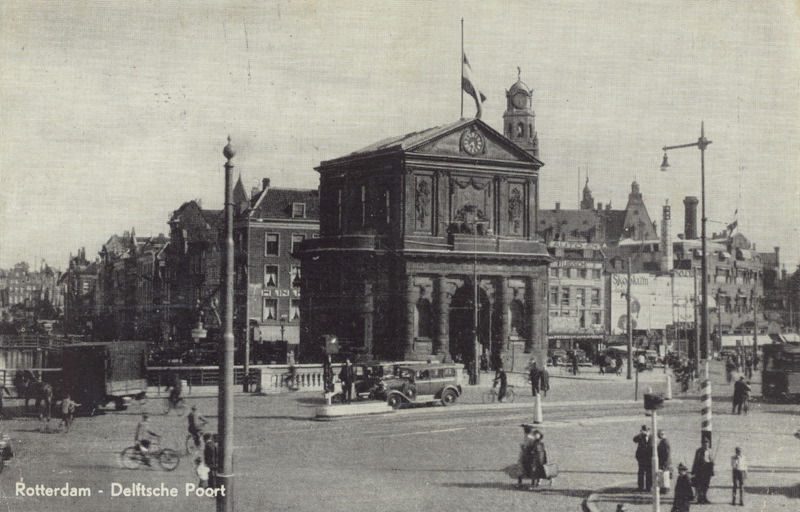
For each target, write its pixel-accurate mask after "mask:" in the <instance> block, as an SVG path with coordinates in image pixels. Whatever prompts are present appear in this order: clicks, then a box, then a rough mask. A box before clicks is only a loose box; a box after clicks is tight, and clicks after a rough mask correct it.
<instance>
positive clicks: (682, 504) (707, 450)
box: [623, 425, 747, 512]
mask: <svg viewBox="0 0 800 512" xmlns="http://www.w3.org/2000/svg"><path fill="white" fill-rule="evenodd" d="M633 442H634V443H636V452H635V457H636V463H637V465H638V476H637V483H638V489H639V491H643V492H646V491H650V490H652V486H653V485H659V486H660V491H661V493H662V494H666V493H668V492H669V488H670V482H669V478H670V475H671V473H672V453H671V451H672V450H671V448H670V445H669V441H668V440H667V436H666V433H665V432H664V431H663V430H659V431H658V441H657V443H658V444H657V446H656V451H657V453H658V470H659V476H660V482H654V481H653V467H652V456H653V442H654V441H653V439H652V436H651V433H650V429H649V427H648V426H647V425H642V428H641V430H640V431H639V433H638V434H637V435H636V436H635V437H634V438H633ZM731 472H732V479H733V487H732V498H731V504H732V505H737V504H738V505H741V506H744V481H745V477H746V475H747V461H746V459H745V457H744V455H743V454H742V449H741V448H740V447H736V449H735V454H734V455H733V457H731ZM713 476H714V454H713V453H712V452H711V440H710V439H703V442H702V446H701V447H700V448H698V449H697V450H696V451H695V454H694V460H693V462H692V469H691V472H689V468H688V467H687V466H686V465H684V464H683V462H681V463H680V464H678V478H677V480H676V482H675V496H674V499H673V505H672V512H689V507H690V506H691V503H692V502H696V503H697V504H699V505H703V504H709V503H711V502H710V501H709V499H708V489H709V487H710V486H711V478H712V477H713ZM737 497H738V502H737ZM623 510H624V508H623Z"/></svg>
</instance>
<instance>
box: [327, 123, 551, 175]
mask: <svg viewBox="0 0 800 512" xmlns="http://www.w3.org/2000/svg"><path fill="white" fill-rule="evenodd" d="M469 126H475V128H476V129H478V130H480V131H481V132H482V133H484V135H486V136H487V139H491V140H492V141H493V142H494V143H495V144H497V145H499V146H503V147H504V148H505V149H506V150H507V151H508V152H509V153H511V154H513V155H514V156H515V157H516V158H518V159H519V160H520V161H524V162H530V163H536V164H538V165H539V166H542V165H544V163H543V162H542V161H541V160H539V159H538V158H535V157H534V156H533V155H531V154H530V153H528V152H527V151H525V150H524V149H522V148H521V147H519V146H517V145H516V144H514V143H513V142H512V141H510V140H509V139H507V138H506V137H505V136H504V135H503V134H501V133H499V132H498V131H496V130H495V129H493V128H492V127H491V126H489V125H488V124H486V123H484V122H483V121H481V120H480V119H461V120H459V121H456V122H454V123H450V124H446V125H442V126H435V127H433V128H427V129H425V130H421V131H416V132H411V133H406V134H405V135H398V136H395V137H389V138H387V139H383V140H380V141H378V142H375V143H373V144H370V145H369V146H366V147H363V148H361V149H359V150H357V151H354V152H352V153H350V154H348V155H345V156H343V157H339V158H335V159H332V160H327V161H324V162H322V163H321V164H320V166H321V167H322V166H327V165H331V164H336V163H340V162H346V161H349V160H356V159H361V158H367V157H373V156H378V155H383V154H391V153H397V152H411V151H414V150H415V149H418V148H420V147H421V146H424V145H425V144H428V143H430V142H433V141H436V140H438V139H441V138H443V137H445V136H447V135H450V134H452V133H454V132H458V131H461V130H463V129H465V128H467V127H469Z"/></svg>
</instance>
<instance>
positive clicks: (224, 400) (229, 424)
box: [216, 136, 236, 512]
mask: <svg viewBox="0 0 800 512" xmlns="http://www.w3.org/2000/svg"><path fill="white" fill-rule="evenodd" d="M222 154H223V155H224V156H225V158H226V159H227V162H225V259H224V262H225V263H224V265H225V267H224V272H223V276H224V277H225V312H224V314H225V318H224V324H225V331H224V334H223V336H222V339H223V347H222V349H223V350H222V366H221V367H220V374H221V375H220V377H221V378H220V379H219V399H218V400H219V405H218V409H219V437H220V443H219V449H220V454H219V458H218V463H217V468H216V470H217V479H218V485H219V486H220V487H222V486H223V485H224V486H225V491H224V492H220V493H219V494H218V495H217V512H233V350H234V344H233V163H232V162H231V160H232V159H233V157H234V156H236V150H235V149H233V146H232V145H231V138H230V136H228V144H227V145H226V146H225V148H224V149H223V150H222Z"/></svg>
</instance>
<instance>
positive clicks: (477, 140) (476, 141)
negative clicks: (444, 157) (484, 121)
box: [461, 131, 484, 156]
mask: <svg viewBox="0 0 800 512" xmlns="http://www.w3.org/2000/svg"><path fill="white" fill-rule="evenodd" d="M483 145H484V141H483V136H481V134H480V133H478V132H476V131H469V132H464V134H463V135H462V136H461V148H462V149H463V150H464V151H466V152H467V154H469V155H472V156H475V155H477V154H478V153H480V152H482V151H483Z"/></svg>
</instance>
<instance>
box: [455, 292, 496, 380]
mask: <svg viewBox="0 0 800 512" xmlns="http://www.w3.org/2000/svg"><path fill="white" fill-rule="evenodd" d="M474 293H475V290H474V288H473V287H472V283H469V282H467V283H465V284H464V285H463V286H461V287H460V288H458V289H457V290H456V293H455V294H454V295H453V298H452V300H451V301H450V312H449V315H450V319H449V325H450V356H451V357H452V358H453V361H458V362H461V363H464V364H468V363H470V362H472V361H474V360H475V357H476V354H475V333H474V330H473V324H474V323H475V319H474V316H473V315H474V309H473V306H472V304H473V300H474ZM478 303H479V304H480V307H479V309H478V341H479V342H480V344H481V346H482V347H483V348H484V349H486V348H487V347H488V346H489V332H490V329H491V324H492V321H491V316H492V315H491V303H490V301H489V296H488V295H487V294H486V292H485V291H484V290H483V289H481V288H479V289H478ZM487 353H488V351H487ZM480 356H481V353H478V354H477V357H480Z"/></svg>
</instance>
